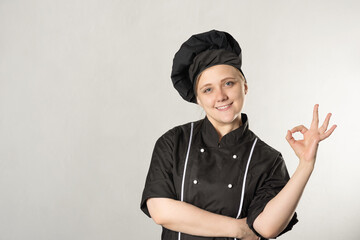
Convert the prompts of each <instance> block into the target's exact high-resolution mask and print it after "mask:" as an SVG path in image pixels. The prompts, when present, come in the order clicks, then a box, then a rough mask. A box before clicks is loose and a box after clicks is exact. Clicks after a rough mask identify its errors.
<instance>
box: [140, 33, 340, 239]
mask: <svg viewBox="0 0 360 240" xmlns="http://www.w3.org/2000/svg"><path fill="white" fill-rule="evenodd" d="M171 77H172V80H173V83H174V87H175V88H176V89H177V90H178V92H179V93H180V95H181V96H182V97H183V98H184V99H185V100H187V101H189V102H193V103H197V104H199V105H200V106H201V107H202V108H203V109H204V111H205V112H206V117H205V118H204V119H202V120H199V121H196V122H193V123H187V124H184V125H181V126H177V127H175V128H173V129H171V130H169V131H168V132H166V133H165V134H164V135H162V136H161V137H160V138H159V139H158V141H157V142H156V145H155V148H154V152H153V156H152V160H151V165H150V169H149V173H148V176H147V180H146V184H145V189H144V192H143V197H142V201H141V209H142V210H143V211H144V212H145V213H146V214H147V215H148V216H151V217H152V218H153V220H154V221H155V222H156V223H157V224H160V225H162V226H163V232H162V239H167V240H169V239H191V240H194V239H204V237H207V238H206V239H230V238H239V239H247V240H250V239H258V238H259V237H260V238H262V239H264V238H275V237H277V236H279V235H281V234H283V233H285V232H286V231H289V230H290V229H291V228H292V226H293V225H294V224H296V222H297V221H298V220H297V216H296V213H295V209H296V206H297V204H298V202H299V200H300V197H301V195H302V192H303V190H304V188H305V185H306V183H307V181H308V179H309V177H310V175H311V173H312V170H313V168H314V164H315V159H316V152H317V147H318V143H319V142H320V141H321V140H324V139H325V138H327V137H329V136H330V135H331V133H332V132H333V131H334V129H335V127H336V125H334V126H332V127H331V128H330V129H329V130H327V128H328V124H329V120H330V116H331V114H328V115H327V117H326V119H325V121H324V123H323V125H322V126H321V127H320V128H319V127H318V121H319V120H318V105H315V106H314V110H313V121H312V123H311V127H310V129H307V128H306V127H305V126H303V125H301V126H297V127H295V128H293V129H292V130H291V131H288V132H287V135H286V139H287V141H288V142H289V144H290V146H291V147H292V148H293V150H294V151H295V153H296V155H297V156H298V158H299V165H298V167H297V169H296V171H295V173H294V174H293V176H292V177H291V178H290V179H289V175H288V172H287V169H286V166H285V163H284V160H283V158H282V156H281V154H280V153H279V152H278V151H277V150H275V149H273V148H272V147H270V146H269V145H267V144H266V143H265V142H263V141H262V140H261V139H260V138H259V137H257V136H256V135H255V134H254V133H253V132H252V131H251V130H249V124H248V119H247V115H246V114H245V113H242V112H241V111H242V108H243V104H244V100H245V95H246V94H247V92H248V86H247V82H246V79H245V77H244V74H243V73H242V70H241V49H240V46H239V45H238V43H237V42H236V40H235V39H234V38H233V37H232V36H231V35H230V34H228V33H226V32H221V31H216V30H212V31H209V32H205V33H201V34H197V35H193V36H192V37H191V38H189V39H188V40H187V41H186V42H185V43H184V44H182V46H181V48H180V50H179V51H178V52H177V53H176V55H175V57H174V63H173V69H172V75H171ZM295 132H301V133H302V134H303V136H304V139H303V140H295V139H294V138H293V137H292V134H293V133H295Z"/></svg>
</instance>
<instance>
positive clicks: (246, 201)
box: [141, 114, 297, 240]
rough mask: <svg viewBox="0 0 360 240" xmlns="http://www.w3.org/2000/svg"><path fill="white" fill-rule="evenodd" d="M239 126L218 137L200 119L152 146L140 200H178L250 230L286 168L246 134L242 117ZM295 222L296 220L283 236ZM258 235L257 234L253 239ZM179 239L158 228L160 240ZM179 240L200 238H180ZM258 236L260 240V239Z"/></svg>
mask: <svg viewBox="0 0 360 240" xmlns="http://www.w3.org/2000/svg"><path fill="white" fill-rule="evenodd" d="M241 118H242V122H243V124H242V126H240V127H239V128H237V129H235V130H233V131H231V132H230V133H228V134H226V135H225V136H223V137H222V139H221V141H220V142H219V137H218V134H217V132H216V130H215V128H214V127H213V125H212V124H211V122H210V121H209V120H208V119H207V117H205V118H204V119H202V120H199V121H197V122H194V123H187V124H184V125H181V126H177V127H175V128H173V129H171V130H169V131H168V132H166V133H165V134H164V135H162V136H161V137H160V138H159V139H158V140H157V142H156V144H155V148H154V151H153V155H152V159H151V164H150V169H149V172H148V175H147V179H146V183H145V188H144V192H143V195H142V200H141V209H142V210H143V211H144V213H145V214H147V215H148V216H149V217H150V215H149V212H148V209H147V206H146V200H147V199H149V198H155V197H163V198H172V199H177V200H181V201H184V202H187V203H190V204H193V205H195V206H197V207H199V208H202V209H204V210H207V211H210V212H213V213H217V214H221V215H226V216H229V217H234V218H244V217H247V223H248V225H249V227H250V228H251V229H252V230H253V231H254V232H255V233H256V231H255V229H254V228H253V223H254V221H255V219H256V217H257V216H258V215H259V214H260V213H261V212H262V211H263V209H264V207H265V205H266V204H267V203H268V202H269V201H270V200H271V199H272V198H273V197H274V196H275V195H276V194H277V193H278V192H279V191H280V190H281V189H282V188H283V187H284V185H285V184H286V183H287V181H288V180H289V174H288V171H287V169H286V166H285V162H284V160H283V158H282V156H281V154H280V152H278V151H277V150H275V149H273V148H272V147H270V146H269V145H267V144H266V143H265V142H263V141H262V140H261V139H259V138H258V137H257V136H256V135H255V134H254V133H253V132H252V131H251V130H249V125H248V120H247V116H246V114H242V116H241ZM296 222H297V218H296V214H295V216H294V217H293V219H292V220H291V222H290V223H289V225H288V226H287V228H286V229H285V230H284V231H283V232H282V233H284V232H286V231H289V230H290V229H291V228H292V226H293V225H294V224H295V223H296ZM257 234H258V233H257ZM178 235H179V233H177V232H174V231H171V230H169V229H166V228H163V232H162V238H161V239H163V240H175V239H176V240H177V239H178ZM180 235H181V236H180V237H181V239H182V240H197V239H198V240H200V239H201V240H204V239H214V240H215V239H216V240H220V239H233V238H204V237H198V236H192V235H188V234H184V233H180ZM259 236H260V235H259Z"/></svg>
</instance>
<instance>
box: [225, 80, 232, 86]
mask: <svg viewBox="0 0 360 240" xmlns="http://www.w3.org/2000/svg"><path fill="white" fill-rule="evenodd" d="M225 85H226V86H232V85H234V82H233V81H228V82H226V83H225Z"/></svg>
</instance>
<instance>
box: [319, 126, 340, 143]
mask: <svg viewBox="0 0 360 240" xmlns="http://www.w3.org/2000/svg"><path fill="white" fill-rule="evenodd" d="M336 127H337V125H333V126H332V127H331V128H330V129H329V130H327V131H326V132H325V133H323V134H321V135H320V141H322V140H324V139H326V138H328V137H329V136H330V135H331V134H332V133H333V132H334V130H335V128H336Z"/></svg>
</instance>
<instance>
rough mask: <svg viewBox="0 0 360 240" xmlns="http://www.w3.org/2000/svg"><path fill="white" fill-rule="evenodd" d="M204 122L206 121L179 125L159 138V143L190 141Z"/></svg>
mask: <svg viewBox="0 0 360 240" xmlns="http://www.w3.org/2000/svg"><path fill="white" fill-rule="evenodd" d="M203 121H204V119H201V120H197V121H194V122H188V123H185V124H181V125H177V126H175V127H173V128H171V129H169V130H168V131H166V132H165V133H163V134H162V135H161V136H160V137H159V139H158V140H157V142H159V141H166V142H169V143H170V142H171V143H173V144H174V143H175V142H179V141H182V140H184V141H188V139H189V138H190V135H191V134H192V132H195V131H198V129H199V127H200V126H201V125H202V122H203Z"/></svg>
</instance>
